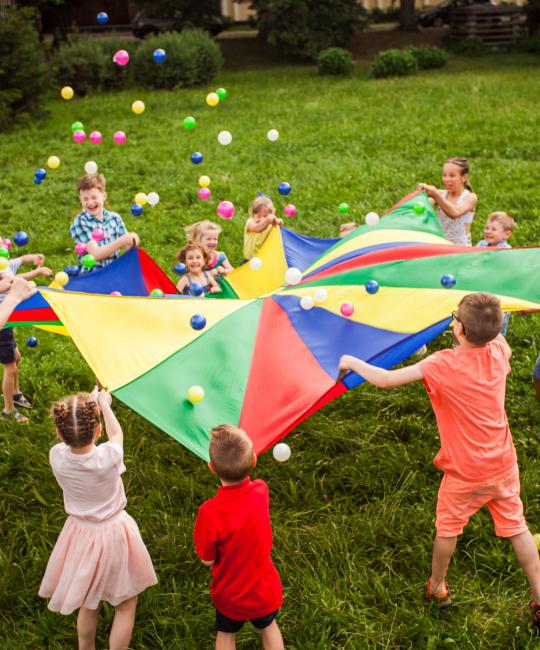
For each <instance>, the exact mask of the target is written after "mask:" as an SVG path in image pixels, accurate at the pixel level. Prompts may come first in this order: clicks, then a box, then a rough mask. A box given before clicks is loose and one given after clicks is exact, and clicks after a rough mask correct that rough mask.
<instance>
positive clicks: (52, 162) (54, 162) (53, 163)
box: [47, 156, 60, 169]
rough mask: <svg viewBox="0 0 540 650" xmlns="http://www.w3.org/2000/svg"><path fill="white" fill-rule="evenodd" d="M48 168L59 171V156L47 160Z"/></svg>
mask: <svg viewBox="0 0 540 650" xmlns="http://www.w3.org/2000/svg"><path fill="white" fill-rule="evenodd" d="M47 167H49V169H58V167H60V158H58V156H49V157H48V158H47Z"/></svg>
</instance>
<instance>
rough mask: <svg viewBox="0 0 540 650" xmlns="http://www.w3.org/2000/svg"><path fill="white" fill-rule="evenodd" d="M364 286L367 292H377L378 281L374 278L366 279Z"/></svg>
mask: <svg viewBox="0 0 540 650" xmlns="http://www.w3.org/2000/svg"><path fill="white" fill-rule="evenodd" d="M364 287H365V289H366V291H367V292H368V293H371V294H373V293H377V291H378V290H379V283H378V282H377V281H376V280H368V281H367V282H366V284H365V285H364Z"/></svg>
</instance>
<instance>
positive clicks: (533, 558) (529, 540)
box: [510, 530, 540, 603]
mask: <svg viewBox="0 0 540 650" xmlns="http://www.w3.org/2000/svg"><path fill="white" fill-rule="evenodd" d="M510 541H511V542H512V546H513V547H514V553H515V554H516V557H517V559H518V562H519V564H520V565H521V568H522V569H523V572H524V573H525V575H526V576H527V580H528V581H529V586H530V588H531V598H532V599H533V600H534V602H535V603H540V558H539V557H538V549H537V548H536V543H535V541H534V538H533V536H532V535H531V533H530V531H528V530H527V531H525V532H524V533H521V534H520V535H515V536H514V537H510Z"/></svg>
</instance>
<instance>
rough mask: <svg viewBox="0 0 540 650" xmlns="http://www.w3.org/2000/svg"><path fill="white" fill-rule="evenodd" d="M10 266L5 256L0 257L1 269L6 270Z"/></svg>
mask: <svg viewBox="0 0 540 650" xmlns="http://www.w3.org/2000/svg"><path fill="white" fill-rule="evenodd" d="M8 267H9V262H8V261H7V260H6V258H5V257H0V271H5V270H6V269H7V268H8Z"/></svg>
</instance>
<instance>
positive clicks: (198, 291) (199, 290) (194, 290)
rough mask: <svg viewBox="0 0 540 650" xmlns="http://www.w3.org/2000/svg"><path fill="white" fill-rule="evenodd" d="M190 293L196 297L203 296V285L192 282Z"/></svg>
mask: <svg viewBox="0 0 540 650" xmlns="http://www.w3.org/2000/svg"><path fill="white" fill-rule="evenodd" d="M189 293H190V294H191V295H192V296H195V297H197V296H202V294H203V293H204V289H203V286H202V284H199V283H198V282H192V283H191V285H190V287H189Z"/></svg>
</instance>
